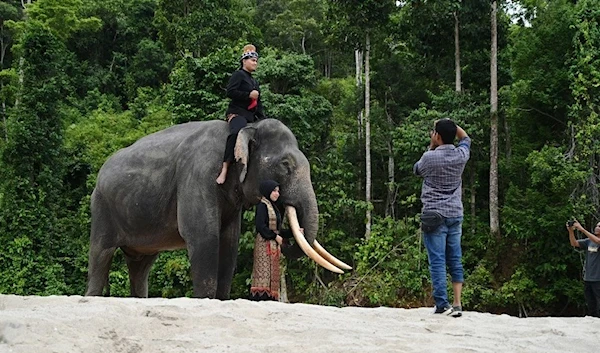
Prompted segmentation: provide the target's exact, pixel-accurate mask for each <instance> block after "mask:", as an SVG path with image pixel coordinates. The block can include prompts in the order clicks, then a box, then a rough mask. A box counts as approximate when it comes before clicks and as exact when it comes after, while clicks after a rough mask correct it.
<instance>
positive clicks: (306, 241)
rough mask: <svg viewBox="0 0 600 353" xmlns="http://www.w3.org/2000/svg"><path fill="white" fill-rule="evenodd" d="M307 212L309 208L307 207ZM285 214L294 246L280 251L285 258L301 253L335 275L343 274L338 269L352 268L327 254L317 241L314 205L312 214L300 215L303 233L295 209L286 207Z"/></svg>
mask: <svg viewBox="0 0 600 353" xmlns="http://www.w3.org/2000/svg"><path fill="white" fill-rule="evenodd" d="M309 210H311V208H310V207H309ZM286 214H287V217H288V221H289V223H290V228H291V230H292V234H293V235H294V239H295V240H296V244H294V246H292V247H291V248H288V249H286V248H283V249H282V251H283V253H284V255H285V256H287V257H299V256H301V253H300V251H299V250H298V249H300V250H301V251H302V252H303V253H305V254H306V255H307V256H308V257H310V258H311V259H312V260H314V261H315V262H316V263H317V264H319V265H321V266H323V267H324V268H326V269H328V270H329V271H332V272H336V273H344V271H342V270H341V269H340V268H343V269H347V270H350V269H352V267H350V266H348V265H347V264H345V263H343V262H342V261H340V260H338V259H337V258H335V257H334V256H333V255H331V254H330V253H328V252H327V251H326V250H325V249H324V248H323V247H322V246H321V245H320V244H319V243H318V242H317V241H316V239H315V238H316V234H317V231H318V228H319V226H318V217H317V215H318V211H317V210H316V204H315V205H314V212H308V214H301V215H300V219H301V221H302V224H303V225H304V232H301V231H300V223H299V222H300V221H299V220H298V215H297V212H296V209H295V208H294V207H293V206H287V207H286Z"/></svg>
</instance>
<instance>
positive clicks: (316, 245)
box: [313, 239, 352, 270]
mask: <svg viewBox="0 0 600 353" xmlns="http://www.w3.org/2000/svg"><path fill="white" fill-rule="evenodd" d="M313 247H314V248H315V250H316V251H317V252H318V253H319V255H321V256H322V257H323V258H324V259H325V260H327V261H329V262H330V263H332V264H333V265H335V266H337V267H339V268H343V269H344V270H351V269H352V267H350V266H348V265H347V264H345V263H344V262H342V261H340V260H338V259H337V258H336V257H335V256H333V255H331V254H330V253H328V252H327V250H325V249H324V248H323V247H322V246H321V244H319V242H318V241H317V240H316V239H315V241H314V242H313Z"/></svg>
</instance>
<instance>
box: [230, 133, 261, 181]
mask: <svg viewBox="0 0 600 353" xmlns="http://www.w3.org/2000/svg"><path fill="white" fill-rule="evenodd" d="M255 134H256V129H255V128H253V127H245V128H243V129H242V130H240V132H239V133H238V137H237V140H236V141H235V149H234V152H233V153H234V158H235V161H236V162H238V163H240V164H241V165H242V172H241V173H240V183H243V182H244V179H246V172H247V171H248V157H249V154H250V143H251V142H252V141H254V135H255Z"/></svg>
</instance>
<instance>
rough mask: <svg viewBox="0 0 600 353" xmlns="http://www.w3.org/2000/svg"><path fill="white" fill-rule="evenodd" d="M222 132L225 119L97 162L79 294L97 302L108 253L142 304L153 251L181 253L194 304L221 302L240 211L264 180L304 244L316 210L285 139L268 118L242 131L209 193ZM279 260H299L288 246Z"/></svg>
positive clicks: (157, 136) (286, 133)
mask: <svg viewBox="0 0 600 353" xmlns="http://www.w3.org/2000/svg"><path fill="white" fill-rule="evenodd" d="M228 133H229V130H228V126H227V124H226V123H225V122H224V121H206V122H190V123H186V124H181V125H177V126H173V127H170V128H168V129H165V130H163V131H159V132H157V133H154V134H151V135H149V136H146V137H144V138H142V139H140V140H139V141H137V142H136V143H134V144H133V145H131V146H129V147H127V148H124V149H122V150H120V151H118V152H117V153H115V154H114V155H113V156H112V157H110V158H109V159H108V160H107V161H106V163H105V164H104V165H103V166H102V168H101V169H100V172H99V174H98V181H97V184H96V188H95V189H94V192H93V194H92V201H91V207H92V230H91V235H90V253H89V268H88V284H87V290H86V295H102V291H103V288H104V287H106V286H107V285H108V272H109V269H110V263H111V260H112V257H113V254H114V252H115V250H116V249H117V248H121V249H122V250H123V252H124V254H125V258H126V261H127V266H128V268H129V278H130V284H131V295H132V296H136V297H147V296H148V274H149V272H150V268H151V266H152V263H153V262H154V260H155V259H156V257H157V256H158V253H159V252H160V251H164V250H173V249H183V248H186V249H187V251H188V256H189V259H190V263H191V276H192V282H193V286H194V296H195V297H206V298H218V299H228V298H229V292H230V290H231V281H232V278H233V273H234V270H235V265H236V260H237V254H238V240H239V238H240V223H241V218H242V217H241V212H242V209H243V207H244V206H246V207H248V206H250V205H253V204H256V203H258V201H259V200H260V194H259V191H258V184H259V183H260V181H261V180H265V179H274V180H277V181H278V182H279V183H280V184H281V186H280V188H281V196H280V201H281V203H282V204H284V205H291V206H294V207H295V208H296V210H297V212H298V220H299V222H300V225H301V226H302V227H304V232H305V236H306V239H307V240H308V242H309V243H311V244H312V242H313V240H314V239H315V235H316V234H317V227H318V226H317V223H318V222H317V215H318V210H317V202H316V198H315V194H314V191H313V188H312V183H311V179H310V167H309V163H308V160H307V159H306V157H305V156H304V154H303V153H302V152H300V150H299V149H298V142H297V141H296V138H295V137H294V135H293V134H292V132H291V131H290V130H289V129H288V128H287V127H286V126H285V125H283V124H282V123H281V122H279V121H278V120H274V119H266V120H262V121H260V122H258V123H255V124H253V125H249V126H248V127H247V128H245V129H243V130H242V131H241V132H240V134H239V136H238V140H237V143H236V160H238V159H240V162H237V163H233V164H232V166H231V167H230V168H229V174H228V176H227V181H226V182H225V184H223V185H217V183H216V182H215V179H216V177H217V175H219V171H220V168H221V164H222V158H223V152H224V149H225V140H226V138H227V135H228ZM245 160H247V174H245V173H244V172H243V171H242V170H243V169H244V168H243V167H244V163H243V162H244V161H245ZM244 174H245V175H244ZM285 255H286V256H288V257H292V258H297V257H299V256H301V255H302V252H301V250H300V249H299V248H298V246H297V245H294V246H293V247H292V248H290V250H289V251H286V252H285Z"/></svg>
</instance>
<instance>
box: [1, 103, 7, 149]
mask: <svg viewBox="0 0 600 353" xmlns="http://www.w3.org/2000/svg"><path fill="white" fill-rule="evenodd" d="M2 122H3V123H4V139H5V140H6V141H8V127H7V126H6V102H5V101H2Z"/></svg>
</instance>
